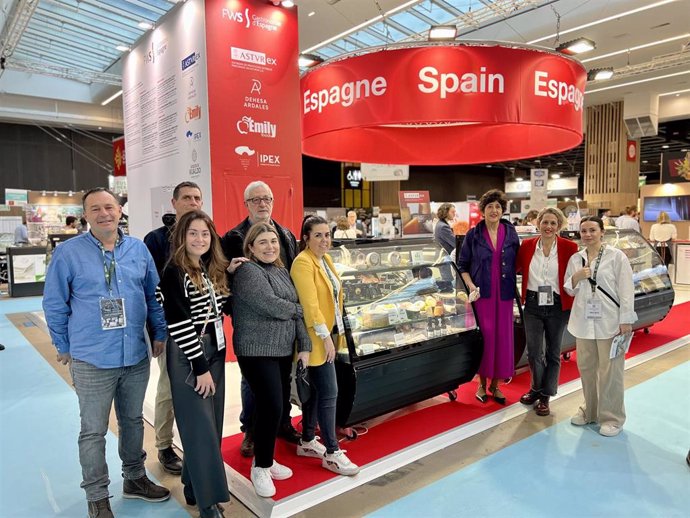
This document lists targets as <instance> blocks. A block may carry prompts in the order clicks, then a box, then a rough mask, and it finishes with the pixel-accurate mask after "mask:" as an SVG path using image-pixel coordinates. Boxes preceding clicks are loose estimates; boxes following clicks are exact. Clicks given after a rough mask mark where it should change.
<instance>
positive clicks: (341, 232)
mask: <svg viewBox="0 0 690 518" xmlns="http://www.w3.org/2000/svg"><path fill="white" fill-rule="evenodd" d="M333 238H334V239H357V231H356V230H355V229H353V228H351V227H350V223H349V222H348V221H347V218H346V217H345V216H340V217H339V218H338V221H337V222H336V225H335V231H334V232H333Z"/></svg>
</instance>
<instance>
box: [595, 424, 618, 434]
mask: <svg viewBox="0 0 690 518" xmlns="http://www.w3.org/2000/svg"><path fill="white" fill-rule="evenodd" d="M621 430H622V428H621V427H620V426H616V425H615V424H602V425H601V428H599V434H600V435H603V436H604V437H615V436H616V435H618V434H619V433H621Z"/></svg>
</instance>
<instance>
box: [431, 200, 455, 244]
mask: <svg viewBox="0 0 690 518" xmlns="http://www.w3.org/2000/svg"><path fill="white" fill-rule="evenodd" d="M436 216H437V217H438V223H436V227H435V228H434V241H436V242H437V243H438V244H439V245H441V246H442V247H443V249H444V250H445V251H446V253H448V254H450V253H451V252H452V251H453V249H455V234H454V233H453V229H452V228H451V226H450V224H451V222H452V221H453V220H454V219H455V205H453V204H452V203H442V204H441V206H440V207H439V208H438V210H437V211H436Z"/></svg>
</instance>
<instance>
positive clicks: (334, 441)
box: [290, 216, 359, 475]
mask: <svg viewBox="0 0 690 518" xmlns="http://www.w3.org/2000/svg"><path fill="white" fill-rule="evenodd" d="M300 235H301V238H300V250H302V251H301V252H300V253H299V255H297V257H296V258H295V260H294V262H293V263H292V268H291V269H290V277H292V282H293V283H294V284H295V288H296V289H297V295H298V296H299V301H300V304H302V308H303V309H304V323H305V324H306V326H307V331H308V332H309V337H310V338H311V342H312V349H311V354H310V355H309V369H308V372H309V383H310V385H311V392H312V393H311V397H310V398H309V400H308V401H307V402H306V403H304V404H303V405H302V440H301V441H300V443H299V444H298V445H297V455H301V456H304V457H315V458H317V459H321V465H322V466H323V467H324V468H326V469H328V470H331V471H333V472H335V473H338V474H340V475H356V474H357V473H359V467H358V466H357V465H356V464H354V463H353V462H352V461H350V459H348V458H347V456H346V455H345V450H341V449H340V447H339V445H338V438H337V437H336V432H335V407H336V400H337V399H338V382H337V380H336V377H335V365H334V364H333V361H334V360H335V351H336V349H335V344H339V345H342V346H344V343H345V329H344V326H343V317H342V314H343V290H342V286H341V284H340V279H339V278H338V274H337V273H336V271H335V266H334V265H333V261H332V260H331V258H330V256H329V255H328V254H327V252H328V250H329V249H330V247H331V231H330V228H329V226H328V222H327V221H326V220H325V219H323V218H321V217H319V216H307V217H306V218H305V219H304V221H303V222H302V232H301V233H300ZM317 418H318V423H319V428H320V429H321V433H322V434H323V435H324V438H323V439H324V442H325V443H326V445H325V446H324V445H323V444H321V443H320V442H318V440H317V439H318V437H316V435H315V430H316V422H317Z"/></svg>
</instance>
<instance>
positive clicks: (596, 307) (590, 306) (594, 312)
mask: <svg viewBox="0 0 690 518" xmlns="http://www.w3.org/2000/svg"><path fill="white" fill-rule="evenodd" d="M585 317H586V318H587V319H589V320H601V318H602V317H603V306H602V304H601V299H599V298H597V297H592V298H591V299H589V300H588V301H587V304H586V305H585Z"/></svg>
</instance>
